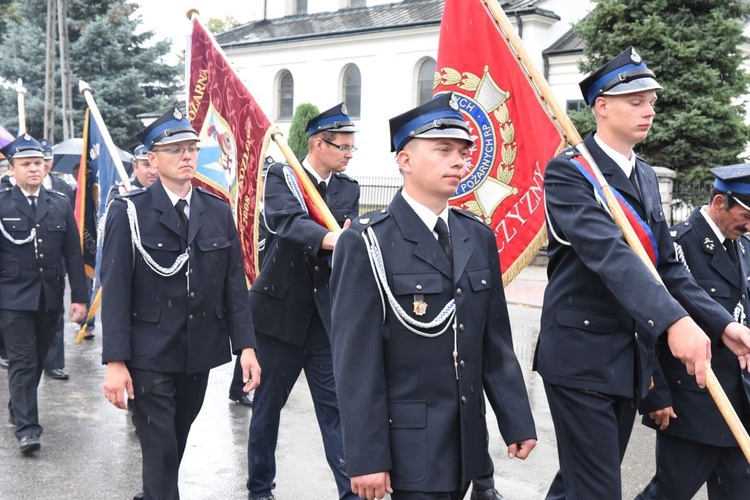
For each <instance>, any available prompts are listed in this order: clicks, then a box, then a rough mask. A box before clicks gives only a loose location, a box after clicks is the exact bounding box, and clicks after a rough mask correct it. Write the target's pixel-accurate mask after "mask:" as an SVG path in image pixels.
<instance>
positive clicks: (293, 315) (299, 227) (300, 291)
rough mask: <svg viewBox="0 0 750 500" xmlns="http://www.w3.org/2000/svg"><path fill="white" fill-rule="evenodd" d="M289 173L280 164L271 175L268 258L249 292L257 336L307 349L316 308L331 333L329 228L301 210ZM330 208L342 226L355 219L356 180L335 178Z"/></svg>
mask: <svg viewBox="0 0 750 500" xmlns="http://www.w3.org/2000/svg"><path fill="white" fill-rule="evenodd" d="M284 168H285V165H284V164H282V163H275V164H273V165H271V167H270V168H269V170H268V174H267V175H266V185H265V192H264V207H263V210H264V213H265V222H266V226H267V233H266V244H265V256H264V257H263V262H262V265H261V268H260V274H259V275H258V277H257V279H256V280H255V283H253V286H252V288H251V289H250V302H251V304H252V309H253V319H254V321H255V330H256V331H257V332H259V333H263V334H265V335H268V336H271V337H274V338H277V339H279V340H282V341H284V342H289V343H291V344H294V345H297V346H302V345H304V343H305V338H306V336H307V330H308V327H309V325H310V321H311V320H312V317H313V314H314V313H315V311H316V309H317V312H318V314H319V315H320V318H321V320H322V321H323V325H324V326H325V328H326V331H330V326H331V299H330V294H329V289H328V279H329V277H330V274H331V268H330V264H329V260H330V259H329V258H330V256H331V252H329V251H325V250H321V249H320V244H321V242H322V241H323V237H324V236H325V235H326V234H327V233H328V229H326V228H324V227H322V226H321V225H319V224H318V223H316V222H314V221H313V220H312V219H310V217H309V215H308V214H307V212H305V211H304V210H303V208H302V207H301V206H300V203H299V202H298V201H297V199H296V198H295V197H294V195H293V194H292V192H291V190H290V189H289V186H288V185H287V183H286V180H285V177H284V171H283V169H284ZM286 168H288V167H286ZM308 175H309V174H308ZM311 178H312V177H311ZM326 204H327V205H328V208H329V209H330V210H331V213H332V214H333V216H334V218H335V219H336V222H338V223H339V224H340V225H342V226H343V224H344V221H345V220H346V219H352V218H354V217H356V216H357V215H358V214H359V184H357V181H355V180H354V179H352V178H350V177H348V176H347V175H346V174H343V173H338V172H337V173H334V174H333V175H332V176H331V179H330V181H329V184H328V189H327V194H326Z"/></svg>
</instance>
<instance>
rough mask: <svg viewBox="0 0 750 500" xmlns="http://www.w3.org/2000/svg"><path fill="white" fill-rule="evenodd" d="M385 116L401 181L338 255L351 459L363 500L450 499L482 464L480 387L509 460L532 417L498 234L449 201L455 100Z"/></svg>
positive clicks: (338, 340)
mask: <svg viewBox="0 0 750 500" xmlns="http://www.w3.org/2000/svg"><path fill="white" fill-rule="evenodd" d="M390 125H391V150H392V151H396V152H397V160H398V164H399V168H400V170H401V172H402V174H403V176H404V187H403V189H402V190H401V191H400V192H399V193H398V194H396V196H395V197H394V199H393V201H392V202H391V204H390V205H389V207H388V208H387V209H384V210H382V211H378V212H371V213H369V214H366V215H363V216H362V217H359V218H358V219H357V220H355V221H354V222H353V223H352V225H351V226H350V230H348V231H344V233H343V234H342V235H341V237H340V239H339V242H338V245H337V246H336V250H335V251H334V256H333V262H334V269H333V273H332V275H331V298H332V302H333V310H332V330H331V337H332V344H333V360H334V373H335V376H336V385H337V389H338V394H339V405H340V407H341V423H342V429H343V432H344V450H345V457H346V467H347V472H348V473H349V475H350V476H351V483H352V491H354V492H355V493H357V494H358V495H359V496H360V497H361V498H366V499H369V500H372V499H374V498H382V497H383V496H384V495H385V493H391V498H393V500H418V499H419V500H426V499H432V500H458V499H462V498H464V495H465V493H466V491H467V490H468V488H469V483H470V482H471V481H472V480H473V479H476V478H478V477H481V476H486V475H487V474H488V473H489V472H490V471H491V467H492V465H491V461H490V459H489V451H488V444H487V443H488V433H487V432H488V431H487V423H486V421H485V417H484V414H485V393H486V395H487V398H488V400H489V402H490V405H491V406H492V409H493V410H494V412H495V414H496V415H497V418H498V424H499V427H500V432H501V433H502V435H503V438H504V439H505V442H506V443H507V444H508V454H509V456H512V457H517V458H520V459H525V458H526V457H527V456H528V454H529V453H530V452H531V450H532V449H533V448H534V446H535V444H536V432H535V429H534V420H533V418H532V416H531V409H530V407H529V400H528V396H527V394H526V387H525V385H524V381H523V375H522V373H521V368H520V366H519V364H518V360H517V359H516V356H515V353H514V352H513V339H512V335H511V330H510V321H509V319H508V312H507V309H506V307H505V295H504V292H503V283H502V276H501V273H500V262H499V259H498V253H497V252H498V250H497V244H496V242H495V235H494V234H493V232H492V230H490V229H489V228H488V227H487V226H486V225H485V224H484V223H483V222H482V221H481V220H478V219H476V218H475V217H474V216H473V215H472V214H470V213H468V212H464V211H461V210H449V207H448V200H449V198H450V197H451V195H452V194H453V193H454V192H455V190H456V188H457V186H458V183H459V181H460V179H461V175H462V174H461V173H462V171H463V169H464V168H465V157H466V154H467V153H468V148H469V146H470V145H471V144H472V141H471V138H470V136H469V132H468V127H467V126H466V124H465V122H464V119H463V117H462V115H461V113H460V112H459V111H458V106H457V105H456V102H455V100H454V97H453V95H452V94H450V93H448V94H443V95H441V96H438V97H436V98H435V99H433V100H432V101H431V102H429V103H427V104H424V105H422V106H419V107H417V108H415V109H413V110H411V111H408V112H406V113H404V114H402V115H399V116H397V117H395V118H393V119H391V121H390ZM433 228H434V230H433ZM363 238H364V239H365V240H366V241H367V242H365V241H363ZM481 388H483V389H484V390H482V389H481Z"/></svg>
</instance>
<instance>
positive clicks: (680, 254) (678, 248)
mask: <svg viewBox="0 0 750 500" xmlns="http://www.w3.org/2000/svg"><path fill="white" fill-rule="evenodd" d="M672 245H674V255H675V257H677V260H678V261H680V262H682V265H683V266H685V269H686V270H687V272H689V273H690V274H692V272H691V271H690V266H688V263H687V260H685V252H684V250H682V245H680V244H679V243H677V242H676V241H673V242H672Z"/></svg>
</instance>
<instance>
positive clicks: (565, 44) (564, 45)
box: [542, 29, 586, 57]
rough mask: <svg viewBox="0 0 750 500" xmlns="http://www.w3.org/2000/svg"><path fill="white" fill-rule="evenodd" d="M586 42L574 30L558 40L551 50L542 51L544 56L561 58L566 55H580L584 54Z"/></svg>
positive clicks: (550, 47) (551, 46)
mask: <svg viewBox="0 0 750 500" xmlns="http://www.w3.org/2000/svg"><path fill="white" fill-rule="evenodd" d="M585 46H586V42H584V40H583V38H581V37H580V36H578V35H577V34H575V32H573V30H572V29H571V30H568V32H567V33H565V34H564V35H563V36H561V37H560V38H558V39H557V40H556V41H555V43H553V44H552V45H550V46H549V48H547V49H545V50H543V51H542V55H543V56H545V57H547V56H561V55H565V54H580V53H582V52H583V49H584V47H585Z"/></svg>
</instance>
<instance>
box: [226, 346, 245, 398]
mask: <svg viewBox="0 0 750 500" xmlns="http://www.w3.org/2000/svg"><path fill="white" fill-rule="evenodd" d="M240 357H241V356H235V360H234V372H233V373H232V382H231V383H230V384H229V399H232V400H235V401H236V400H238V399H240V398H241V397H242V396H244V395H245V382H243V381H242V364H241V363H240Z"/></svg>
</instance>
